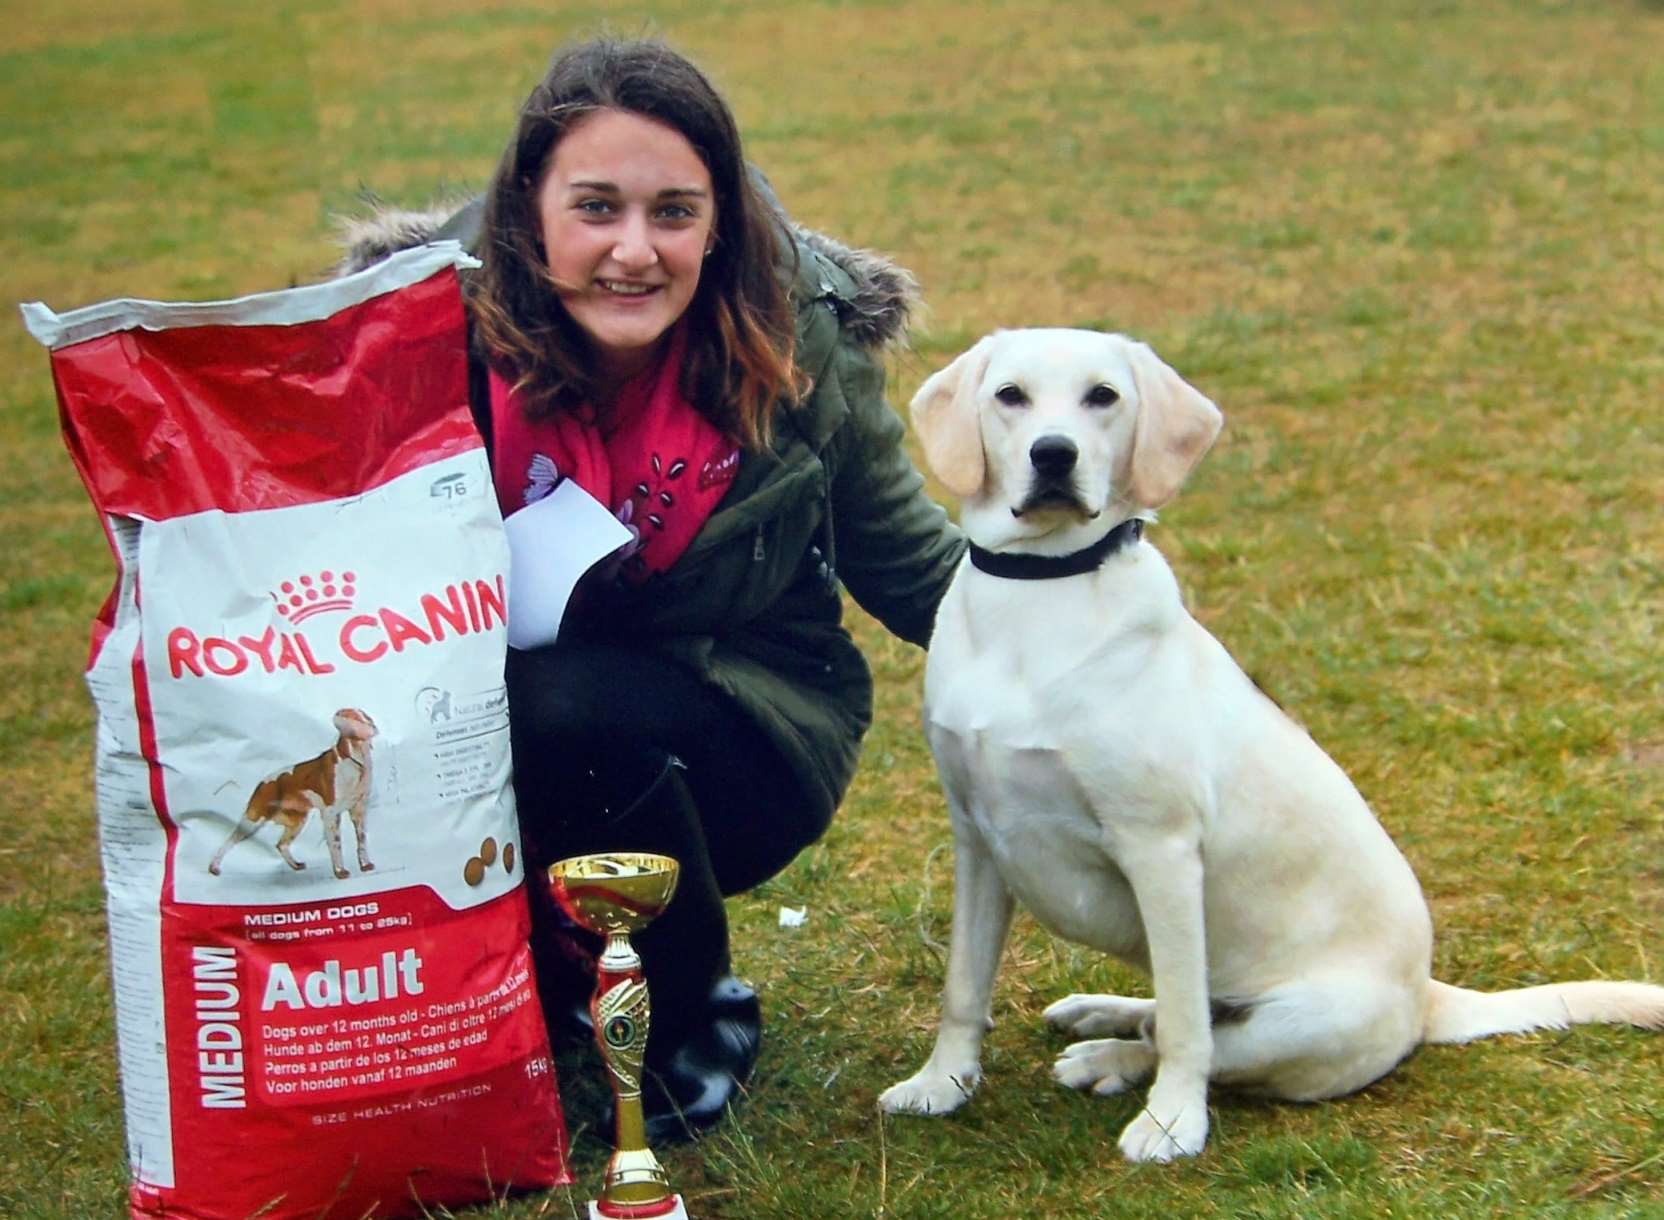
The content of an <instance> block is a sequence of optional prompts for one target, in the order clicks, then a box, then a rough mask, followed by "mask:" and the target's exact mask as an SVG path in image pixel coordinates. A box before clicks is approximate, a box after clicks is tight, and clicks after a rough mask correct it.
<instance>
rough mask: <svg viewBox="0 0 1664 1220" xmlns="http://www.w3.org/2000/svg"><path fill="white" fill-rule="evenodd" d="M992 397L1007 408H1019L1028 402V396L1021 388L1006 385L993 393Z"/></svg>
mask: <svg viewBox="0 0 1664 1220" xmlns="http://www.w3.org/2000/svg"><path fill="white" fill-rule="evenodd" d="M994 397H995V398H997V399H999V400H1000V401H1001V402H1003V403H1004V404H1005V405H1006V406H1008V407H1020V406H1022V405H1023V404H1025V403H1026V402H1028V395H1027V394H1025V393H1023V391H1022V387H1021V386H1015V385H1011V384H1009V383H1007V384H1006V385H1002V386H1001V387H1000V388H999V389H997V390H995V391H994Z"/></svg>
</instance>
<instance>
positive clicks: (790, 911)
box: [780, 907, 809, 928]
mask: <svg viewBox="0 0 1664 1220" xmlns="http://www.w3.org/2000/svg"><path fill="white" fill-rule="evenodd" d="M808 918H809V908H808V907H781V908H780V926H781V927H782V928H801V927H802V926H803V921H804V920H806V919H808Z"/></svg>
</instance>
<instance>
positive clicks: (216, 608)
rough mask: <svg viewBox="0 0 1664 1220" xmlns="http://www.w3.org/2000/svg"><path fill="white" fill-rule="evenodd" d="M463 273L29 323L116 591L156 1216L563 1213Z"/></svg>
mask: <svg viewBox="0 0 1664 1220" xmlns="http://www.w3.org/2000/svg"><path fill="white" fill-rule="evenodd" d="M467 264H468V259H467V256H466V255H465V254H463V253H462V252H461V251H460V249H459V248H457V247H456V246H454V244H445V245H441V246H430V247H423V248H420V249H417V250H413V251H408V252H406V253H405V254H403V255H399V256H396V257H395V258H393V259H390V260H388V261H387V262H385V263H382V264H380V265H378V266H376V267H373V268H370V269H369V270H367V271H364V272H360V273H359V274H357V275H354V276H349V277H346V278H343V279H340V280H336V281H333V282H330V283H326V284H319V285H313V286H308V287H305V288H298V289H293V290H290V291H287V292H278V293H268V294H263V295H260V296H254V297H245V298H242V299H240V300H237V301H230V302H224V303H218V304H202V305H165V304H159V303H155V302H142V301H115V302H110V303H108V304H106V305H100V306H93V307H90V308H88V309H83V310H77V311H75V312H73V313H69V314H64V315H61V316H60V315H57V314H54V313H52V311H51V310H49V309H46V308H45V307H44V306H41V305H38V304H35V305H27V306H25V307H24V314H25V321H26V323H27V325H28V326H29V329H30V330H31V332H32V333H33V334H35V336H36V337H37V338H38V339H40V340H41V341H42V342H43V343H45V344H46V345H47V346H48V347H50V348H51V349H52V370H53V376H54V379H55V381H56V385H57V391H58V402H59V405H60V408H61V414H62V420H63V430H64V435H65V438H66V441H67V443H68V446H69V449H70V451H71V453H72V455H73V456H74V459H75V464H76V466H77V467H78V469H79V470H80V473H81V477H82V479H83V480H84V481H85V483H86V486H87V489H88V491H89V492H90V493H91V495H92V498H93V501H94V503H95V504H96V506H97V508H98V510H99V512H100V513H101V514H102V517H103V520H104V523H105V526H106V531H107V533H108V535H109V539H110V544H111V548H112V550H113V551H114V552H115V556H116V562H117V566H118V569H119V578H118V582H117V584H116V587H115V589H114V590H113V592H112V593H111V596H110V598H109V600H108V602H107V603H106V604H105V606H104V608H103V610H102V611H101V612H100V614H99V617H98V620H97V622H96V623H95V625H94V629H93V643H92V655H91V659H90V661H89V663H88V667H87V674H86V678H87V685H88V687H89V688H90V689H91V692H92V695H93V699H94V702H95V704H96V705H97V711H98V729H97V749H96V794H97V805H98V823H99V832H100V842H101V850H102V855H103V865H104V877H105V883H106V889H107V893H108V909H109V924H110V945H111V960H112V974H113V980H114V990H115V1008H116V1031H117V1042H118V1049H119V1054H120V1066H121V1083H122V1093H123V1099H124V1103H125V1107H126V1119H127V1140H128V1151H129V1157H130V1161H131V1166H132V1175H133V1184H132V1189H131V1211H132V1215H133V1216H135V1217H139V1216H143V1217H160V1216H168V1217H189V1218H193V1220H232V1218H236V1220H241V1218H243V1217H247V1216H252V1215H255V1214H258V1215H260V1216H261V1217H262V1218H263V1220H282V1218H284V1217H302V1216H304V1217H308V1218H309V1220H322V1218H324V1217H343V1218H351V1220H359V1218H361V1217H365V1216H376V1217H390V1216H398V1215H407V1214H412V1213H415V1212H419V1211H421V1210H422V1208H423V1207H424V1206H425V1207H432V1206H434V1205H440V1204H449V1205H455V1204H461V1203H466V1202H470V1201H476V1200H482V1199H486V1198H489V1197H491V1196H493V1195H500V1194H501V1193H502V1192H503V1191H505V1190H507V1189H510V1188H527V1187H545V1186H550V1185H554V1184H557V1183H562V1182H567V1181H570V1177H569V1176H568V1173H567V1167H566V1133H565V1128H564V1125H563V1123H562V1118H561V1111H560V1101H559V1096H558V1093H557V1091H556V1087H555V1079H554V1069H553V1066H552V1062H551V1059H550V1056H549V1048H548V1042H547V1035H546V1033H545V1031H544V1025H543V1020H542V1017H541V1014H540V1011H539V1007H538V1002H537V993H536V988H535V983H534V980H533V977H532V966H531V957H530V953H529V951H528V949H527V944H526V938H527V934H528V916H527V906H526V893H525V889H524V880H525V878H524V860H523V857H522V853H521V851H520V839H519V832H518V829H517V826H516V821H515V810H514V801H513V795H512V789H511V787H510V760H509V737H508V716H507V704H506V695H505V691H504V686H503V659H504V652H505V648H506V631H505V624H504V617H505V612H506V607H507V590H506V583H507V571H508V551H507V546H506V543H505V541H504V537H503V530H502V522H501V518H500V516H499V514H498V510H497V505H496V497H495V496H494V495H493V494H492V490H491V478H490V475H489V473H488V471H487V467H486V458H485V451H484V449H483V448H482V446H481V442H480V438H479V435H478V433H477V432H476V431H475V429H474V426H473V422H472V420H471V418H470V415H469V411H468V403H467V384H466V377H467V374H466V366H465V347H464V344H465V336H464V321H463V311H462V301H461V297H460V294H459V291H458V282H457V271H456V269H457V267H458V266H459V265H467ZM280 844H281V847H280Z"/></svg>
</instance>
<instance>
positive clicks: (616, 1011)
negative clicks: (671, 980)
mask: <svg viewBox="0 0 1664 1220" xmlns="http://www.w3.org/2000/svg"><path fill="white" fill-rule="evenodd" d="M677 872H678V866H677V864H676V861H674V860H672V859H671V858H670V857H669V856H655V855H649V854H647V853H645V852H628V851H625V852H608V853H600V854H596V855H588V856H572V857H571V858H569V859H566V860H557V861H556V862H555V863H554V864H551V865H550V866H549V887H550V889H551V890H552V891H553V892H554V896H555V901H556V902H558V903H559V904H560V907H561V909H562V910H563V911H565V912H566V913H567V915H569V916H570V917H571V918H572V920H573V922H574V923H576V924H578V925H579V926H580V927H583V928H587V929H588V930H589V931H591V932H594V933H596V934H597V935H600V936H605V937H606V938H607V947H606V948H605V949H604V950H603V951H602V953H601V957H600V960H599V961H598V962H597V963H596V972H595V995H594V997H593V998H592V999H591V1000H590V1002H589V1013H590V1017H591V1018H592V1019H593V1020H594V1022H595V1042H596V1045H597V1046H599V1047H600V1049H601V1059H602V1062H604V1063H605V1064H606V1065H607V1070H608V1071H610V1072H611V1073H612V1091H613V1097H614V1098H615V1099H616V1101H617V1106H616V1111H617V1115H618V1117H617V1126H616V1129H615V1131H614V1134H613V1154H612V1158H611V1159H610V1160H609V1161H608V1162H607V1176H606V1181H605V1184H604V1185H603V1186H602V1188H601V1197H600V1198H599V1199H591V1200H590V1201H589V1215H590V1220H648V1218H649V1217H651V1218H652V1220H687V1215H688V1213H687V1209H686V1208H684V1207H683V1206H682V1196H681V1195H678V1194H672V1193H671V1190H670V1179H669V1177H668V1176H667V1175H666V1174H665V1171H664V1166H662V1165H660V1164H659V1159H658V1158H657V1157H656V1156H654V1155H653V1151H652V1149H650V1148H648V1146H647V1126H646V1121H645V1120H644V1119H643V1117H642V1112H641V1065H642V1059H643V1057H644V1056H645V1054H646V1051H647V1027H648V1005H647V980H646V979H645V978H644V977H643V976H642V970H641V956H640V955H639V954H638V953H636V951H635V949H634V948H632V947H631V945H630V933H631V932H639V931H641V929H643V928H645V927H646V926H647V925H648V924H650V923H652V922H653V920H654V919H655V918H657V917H658V916H659V915H660V914H661V913H662V912H663V911H664V909H665V907H667V906H669V905H670V898H671V895H673V894H674V893H675V892H676V874H677Z"/></svg>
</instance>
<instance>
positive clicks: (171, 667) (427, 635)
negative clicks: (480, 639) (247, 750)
mask: <svg viewBox="0 0 1664 1220" xmlns="http://www.w3.org/2000/svg"><path fill="white" fill-rule="evenodd" d="M357 591H358V590H357V576H356V574H354V573H352V572H347V571H342V572H339V573H336V572H335V571H334V570H333V569H326V570H324V571H321V572H319V573H318V575H317V576H316V577H312V576H301V577H298V578H296V579H294V580H286V581H284V582H283V583H282V584H281V585H279V586H278V588H277V590H276V591H274V592H273V593H272V594H271V597H272V600H273V601H274V602H275V603H276V609H277V614H278V616H279V617H280V618H281V619H282V620H283V626H284V627H285V628H294V627H297V626H298V625H299V624H300V623H302V622H304V621H305V620H306V619H309V618H312V617H313V616H315V615H321V614H325V613H328V612H335V613H341V614H346V615H347V616H348V617H346V618H345V619H343V620H342V622H341V625H340V628H339V630H337V631H336V633H335V635H334V637H333V639H334V643H335V646H334V648H333V649H331V648H329V647H328V646H327V645H319V646H317V647H314V645H315V644H317V642H318V641H317V638H316V637H317V636H318V635H319V632H318V631H317V629H316V628H314V629H313V631H312V632H311V633H304V632H301V631H298V630H279V629H278V627H277V626H275V625H274V626H270V627H267V628H266V630H265V631H264V632H263V633H261V634H260V635H258V636H251V635H239V636H237V637H235V638H231V637H229V636H218V635H208V636H201V635H198V634H197V633H196V632H194V631H192V630H191V629H190V628H189V627H175V628H173V629H172V630H171V631H169V632H168V672H169V673H170V674H171V675H172V676H173V677H175V678H184V677H185V676H186V675H187V674H189V675H191V676H193V677H197V678H206V677H208V676H209V675H213V676H215V677H220V678H234V677H236V676H237V675H239V674H244V673H266V674H274V673H277V672H278V671H279V670H291V671H293V672H294V673H297V674H328V673H334V672H335V663H334V658H336V657H339V659H341V660H344V661H350V662H352V663H353V664H356V665H369V664H372V663H373V662H376V661H379V660H381V659H382V658H383V657H385V656H388V655H390V654H397V653H401V652H403V651H404V650H405V649H407V648H412V647H416V648H421V647H427V646H428V645H432V644H438V643H440V642H441V641H443V640H444V639H446V637H447V636H461V635H477V634H479V633H480V632H484V631H491V630H493V629H498V628H502V627H504V626H506V624H507V621H508V611H507V606H508V595H507V592H506V590H505V588H504V582H503V578H502V576H501V575H497V576H494V577H492V578H490V579H488V580H460V581H457V582H455V583H453V584H448V585H446V586H445V587H444V588H443V589H442V590H440V591H439V592H437V593H424V594H422V595H421V597H420V598H419V599H417V603H416V605H415V607H414V608H411V607H406V608H405V609H403V610H399V609H395V608H393V607H392V606H381V607H378V608H376V609H374V610H373V611H372V610H368V609H367V610H365V611H363V612H361V613H352V611H353V610H354V609H355V603H354V598H355V597H356V595H357ZM329 638H330V637H328V636H324V639H325V640H327V639H329Z"/></svg>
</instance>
